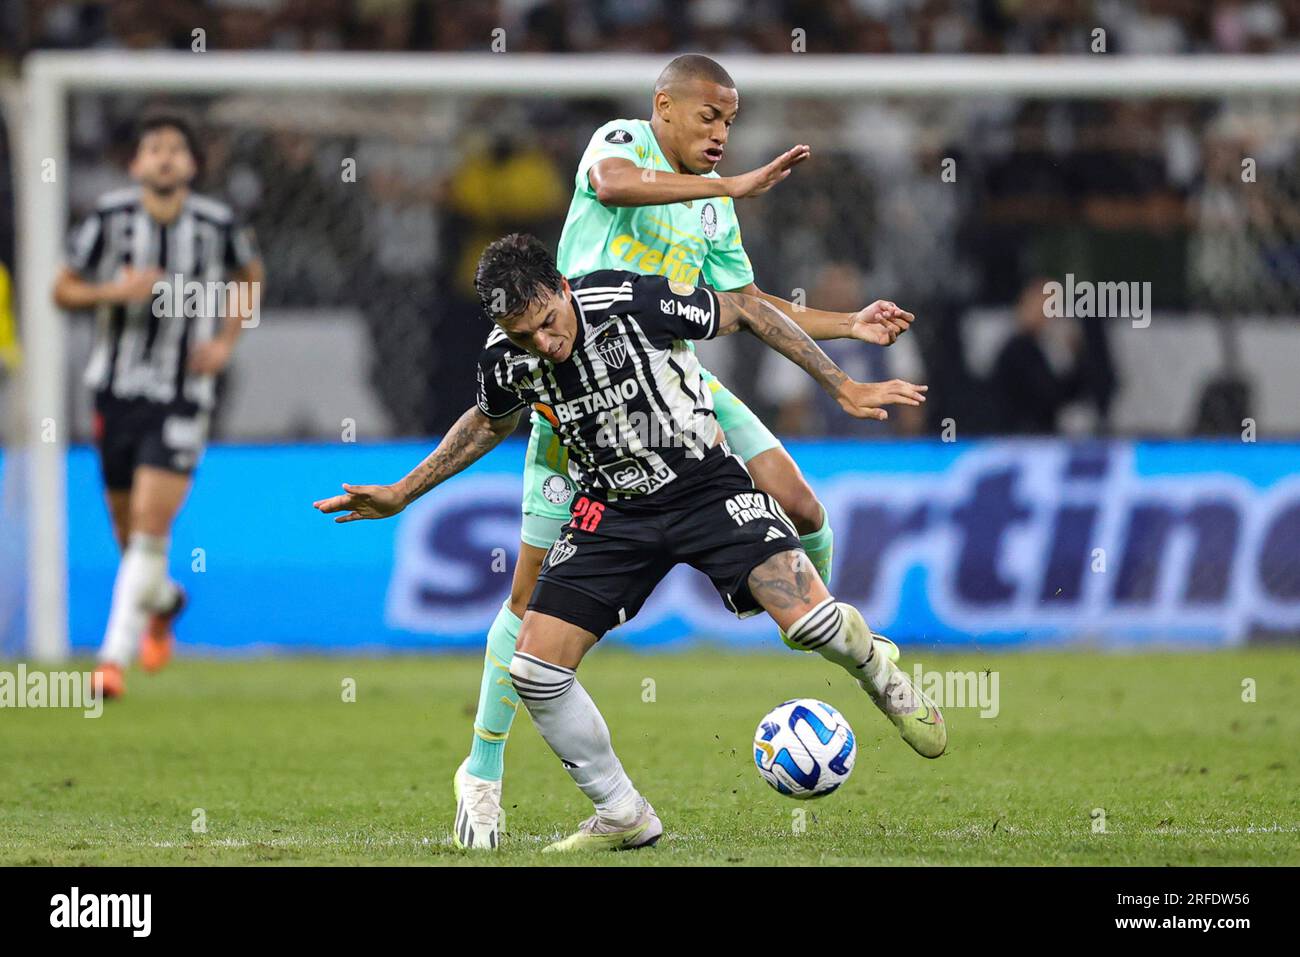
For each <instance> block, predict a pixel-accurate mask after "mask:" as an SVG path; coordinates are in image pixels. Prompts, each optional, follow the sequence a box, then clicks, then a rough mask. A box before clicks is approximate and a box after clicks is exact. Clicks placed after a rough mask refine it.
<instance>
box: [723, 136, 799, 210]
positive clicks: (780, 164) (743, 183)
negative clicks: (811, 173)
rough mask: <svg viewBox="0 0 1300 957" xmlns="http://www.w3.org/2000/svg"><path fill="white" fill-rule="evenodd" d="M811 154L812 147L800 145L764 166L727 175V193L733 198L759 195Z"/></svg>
mask: <svg viewBox="0 0 1300 957" xmlns="http://www.w3.org/2000/svg"><path fill="white" fill-rule="evenodd" d="M809 156H812V147H811V146H806V145H800V146H795V147H791V148H790V149H788V150H786V151H785V152H784V153H782V154H781V155H780V156H778V157H777V158H776V159H774V160H772V162H770V163H768V164H767V165H766V166H760V167H759V168H758V169H752V170H750V171H749V172H748V173H741V174H740V175H739V176H728V177H727V183H728V190H727V194H728V195H729V196H731V197H732V198H733V199H743V198H744V197H746V196H761V195H762V194H763V193H766V192H767V191H768V190H769V189H771V188H772V187H773V186H775V185H776V184H777V183H779V182H781V180H783V179H785V178H786V177H787V176H789V175H790V171H791V170H792V169H794V168H795V167H796V166H798V165H799V164H800V163H802V162H803V161H804V160H806V159H807V158H808V157H809Z"/></svg>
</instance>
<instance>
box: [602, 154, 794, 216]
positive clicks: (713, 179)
mask: <svg viewBox="0 0 1300 957" xmlns="http://www.w3.org/2000/svg"><path fill="white" fill-rule="evenodd" d="M811 155H812V149H811V148H810V147H808V146H804V145H800V146H794V147H791V148H790V149H788V150H786V151H785V152H784V153H782V154H781V155H780V156H778V157H776V158H775V159H773V160H772V161H771V162H769V163H766V164H764V165H763V166H760V167H758V169H752V170H750V171H749V172H748V173H741V174H739V175H738V176H696V175H694V174H692V173H670V172H667V171H665V170H659V169H647V168H645V167H642V166H637V165H636V164H635V163H633V162H632V161H631V160H629V159H622V158H621V157H611V158H609V159H603V160H601V161H600V162H599V163H596V164H594V165H593V166H592V167H591V170H590V172H588V173H587V179H588V180H589V181H590V183H591V188H592V189H593V190H595V192H596V198H597V199H598V200H600V202H601V204H602V205H604V206H665V205H667V204H669V203H684V202H687V201H689V200H693V199H710V198H712V197H714V196H730V197H731V198H732V199H744V198H745V197H748V196H761V195H762V194H763V193H766V192H767V191H768V190H769V189H771V188H772V187H773V186H775V185H776V184H777V183H779V182H781V180H783V179H785V178H786V177H787V176H789V175H790V172H791V170H793V169H794V168H795V167H796V166H798V165H799V164H800V163H802V162H803V161H804V160H806V159H807V158H808V157H809V156H811Z"/></svg>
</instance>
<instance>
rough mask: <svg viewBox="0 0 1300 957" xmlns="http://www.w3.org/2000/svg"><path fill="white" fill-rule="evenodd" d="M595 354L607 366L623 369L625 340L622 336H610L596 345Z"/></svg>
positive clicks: (625, 353) (625, 354)
mask: <svg viewBox="0 0 1300 957" xmlns="http://www.w3.org/2000/svg"><path fill="white" fill-rule="evenodd" d="M596 352H597V353H598V354H599V355H600V358H601V360H602V361H603V362H604V363H605V365H607V366H611V367H613V368H615V369H621V368H623V363H624V362H626V361H627V340H626V339H624V338H623V337H622V336H612V337H610V338H606V339H602V340H600V342H598V343H596Z"/></svg>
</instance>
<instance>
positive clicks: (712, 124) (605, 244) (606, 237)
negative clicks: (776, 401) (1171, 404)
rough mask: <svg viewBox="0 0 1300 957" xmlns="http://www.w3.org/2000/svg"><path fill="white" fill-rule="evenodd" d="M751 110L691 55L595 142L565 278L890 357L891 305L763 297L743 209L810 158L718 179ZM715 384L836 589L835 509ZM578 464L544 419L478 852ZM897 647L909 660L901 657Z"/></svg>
mask: <svg viewBox="0 0 1300 957" xmlns="http://www.w3.org/2000/svg"><path fill="white" fill-rule="evenodd" d="M739 102H740V101H739V96H738V94H737V92H736V85H735V83H734V82H733V81H732V79H731V77H730V76H729V75H728V74H727V72H726V71H725V70H724V69H723V68H722V67H721V66H720V65H719V64H718V63H716V62H715V61H713V60H711V59H709V58H708V57H704V56H698V55H685V56H680V57H677V58H676V59H675V60H673V61H672V62H671V63H669V64H668V66H667V67H666V68H665V69H664V71H663V73H662V74H661V75H660V76H659V78H658V80H657V81H656V83H655V91H654V100H653V108H654V112H653V116H652V118H651V119H650V120H613V121H611V122H609V123H606V124H605V125H604V126H602V127H601V128H600V129H598V130H596V132H595V134H594V135H593V136H592V137H591V142H590V144H589V145H588V147H587V149H586V151H585V152H584V153H583V156H582V159H581V160H580V161H579V164H578V170H577V175H576V176H575V178H574V193H573V200H572V203H571V205H570V207H569V213H568V218H567V220H566V222H565V225H564V232H563V234H562V235H561V237H560V245H559V250H558V255H557V257H556V258H557V261H558V263H559V268H560V272H561V273H563V274H564V275H565V276H568V277H571V278H572V277H577V276H581V275H586V274H588V273H591V272H593V271H595V270H598V269H624V270H629V271H632V272H639V273H646V274H650V275H658V276H663V277H664V278H665V279H668V280H670V281H673V282H680V283H687V284H692V285H694V284H698V283H699V282H700V281H701V280H703V281H705V282H707V283H708V284H709V285H710V286H712V287H713V288H714V289H717V290H721V291H731V292H739V293H744V294H746V295H751V296H757V297H760V298H763V299H766V300H767V301H769V302H771V303H773V304H774V305H775V306H777V307H778V308H780V309H782V310H783V311H784V312H786V313H787V314H788V315H789V316H790V317H791V318H792V319H794V321H795V322H797V323H798V324H799V325H800V326H801V327H802V328H803V329H804V331H806V332H807V333H808V334H809V335H810V336H811V337H812V338H814V339H832V338H856V339H860V340H862V341H864V342H868V343H873V344H875V345H882V346H887V345H889V344H891V343H892V342H893V341H894V340H895V339H896V338H897V337H898V335H899V334H901V333H902V332H904V331H906V329H907V328H908V326H909V325H910V324H911V322H912V319H913V317H912V314H911V313H909V312H907V311H905V310H903V309H900V308H898V307H897V306H896V305H895V304H894V303H892V302H887V301H877V302H874V303H872V304H871V305H869V306H867V307H866V308H864V309H862V310H860V311H859V312H856V313H835V312H825V311H822V310H818V309H815V308H811V307H808V306H795V305H793V304H792V303H789V302H787V301H785V300H783V299H780V298H778V297H776V296H773V295H771V294H769V293H766V292H763V291H762V290H760V289H759V288H758V286H757V285H755V283H754V271H753V269H752V268H751V266H750V262H749V257H748V256H747V255H746V253H745V249H744V246H743V244H742V242H741V236H740V223H739V220H738V218H737V215H736V209H735V201H736V200H739V199H742V198H745V197H750V196H758V195H761V194H763V193H765V192H767V191H768V190H770V189H772V188H773V187H774V186H775V185H777V184H778V183H780V182H781V181H782V180H784V179H785V178H786V177H788V176H789V175H790V173H791V171H792V170H793V169H794V168H795V167H796V166H798V165H799V164H800V163H802V162H804V161H805V160H806V159H807V158H808V157H809V155H810V150H809V148H808V147H807V146H802V145H801V146H795V147H793V148H792V149H790V150H788V151H787V152H785V153H783V154H782V155H780V156H778V157H776V158H775V159H774V160H772V161H771V162H770V163H768V164H767V165H765V166H762V167H760V168H758V169H755V170H752V171H750V172H748V173H744V174H741V175H739V176H733V177H721V176H719V175H718V173H717V172H716V170H715V167H716V166H717V164H718V163H719V162H720V161H721V160H722V157H723V152H724V150H725V148H726V144H727V140H728V135H729V132H730V129H731V125H732V123H733V121H734V120H735V119H736V115H737V111H738V109H739ZM703 374H704V377H705V382H706V384H707V387H708V389H709V390H710V392H711V394H712V397H713V414H714V415H716V417H717V420H718V424H719V425H721V426H722V429H723V431H724V432H725V433H726V436H727V443H728V445H729V446H730V447H731V449H732V450H733V451H734V452H735V453H736V454H737V455H738V456H740V458H741V459H742V460H743V461H744V463H745V466H746V468H747V469H748V470H749V472H750V474H751V475H753V477H754V483H755V485H757V486H758V488H760V489H762V490H763V491H765V492H768V493H770V494H771V495H773V496H774V497H775V498H776V500H777V501H778V502H780V504H781V506H782V508H783V509H784V510H785V512H786V514H787V515H788V516H789V517H790V519H791V520H792V521H793V523H794V526H795V528H796V530H797V531H798V532H799V535H800V541H801V542H802V544H803V547H804V549H805V550H806V551H807V553H808V557H809V559H810V560H811V561H812V563H813V566H814V567H815V568H816V569H817V573H818V574H819V575H820V576H821V578H822V580H823V581H824V582H828V581H829V580H830V573H831V552H832V534H831V527H830V523H829V521H828V518H827V515H826V511H825V509H823V508H822V505H821V503H820V502H819V501H818V500H817V496H816V495H815V494H814V493H813V491H812V489H811V488H810V487H809V485H808V483H807V482H806V481H805V480H804V478H803V476H802V474H801V473H800V471H799V468H798V466H797V465H796V464H795V463H794V461H793V459H791V457H790V455H789V454H788V453H787V452H786V451H785V449H784V448H783V447H782V446H781V443H780V441H779V440H778V439H777V438H776V436H774V435H773V434H772V433H771V431H769V430H768V428H767V427H766V426H765V425H764V424H763V423H762V422H761V421H759V419H758V417H757V416H756V415H754V413H753V412H751V411H750V410H749V409H748V408H747V407H746V406H745V404H744V403H743V402H741V401H740V399H738V398H737V397H736V396H735V395H733V394H732V393H731V392H730V391H729V390H728V389H727V388H726V387H725V386H723V385H722V383H720V382H719V381H718V380H717V379H716V378H715V377H714V376H712V375H711V374H710V373H709V372H708V371H707V370H705V371H704V373H703ZM570 461H571V458H570V452H569V451H568V450H567V449H566V448H565V447H564V445H563V443H562V442H561V441H560V440H559V438H558V437H557V435H556V433H555V430H554V429H553V428H552V426H551V424H550V423H549V422H547V421H546V419H545V418H544V417H542V416H540V415H536V414H535V415H533V416H532V433H531V435H530V437H529V442H528V451H527V454H526V457H525V463H524V505H523V512H524V516H523V526H522V528H521V533H520V538H521V543H520V549H519V560H518V562H517V564H516V566H515V573H514V581H513V583H512V586H511V593H510V597H509V599H508V600H507V601H506V602H505V604H504V605H503V606H502V608H501V610H500V611H499V612H498V613H497V617H496V619H495V621H494V622H493V623H492V627H491V629H490V630H489V632H488V642H487V653H486V655H485V657H484V666H483V678H482V681H481V684H480V689H479V704H478V711H477V714H476V715H475V720H474V735H473V737H472V738H471V744H470V753H469V757H468V758H467V759H466V760H465V761H464V762H463V763H462V764H461V766H460V767H459V768H458V769H457V771H456V775H455V782H454V784H455V792H456V798H457V805H458V807H457V813H456V816H457V819H458V820H461V819H465V818H468V819H469V820H470V821H471V822H472V827H471V828H470V838H471V842H472V844H473V846H475V847H491V846H495V837H494V836H493V832H495V830H496V828H497V821H498V818H499V815H498V813H497V809H498V808H499V804H500V799H501V778H502V775H503V771H504V752H505V743H506V737H507V735H508V734H509V731H510V726H511V723H512V722H513V720H514V716H515V711H516V709H517V707H518V699H517V698H516V697H515V695H514V691H513V688H512V686H511V683H510V679H509V675H508V674H507V672H506V669H507V666H508V664H509V661H510V657H511V655H512V654H513V652H514V647H515V640H516V638H517V636H518V634H519V627H520V623H521V619H522V616H523V612H524V609H525V607H526V606H527V603H528V599H529V596H530V595H532V593H533V588H534V586H535V584H536V582H537V575H538V571H539V569H540V568H541V564H542V559H543V557H544V556H545V555H546V551H547V549H548V548H550V546H551V543H552V542H554V541H555V538H556V535H557V534H558V533H559V530H560V528H561V527H562V526H563V525H564V524H565V522H567V521H568V520H569V509H570V506H571V504H572V501H573V497H574V494H575V487H574V482H573V480H572V477H571V476H570V474H569V464H570ZM886 647H887V649H888V652H889V653H890V654H892V655H894V656H897V653H898V652H897V649H896V648H894V647H893V646H892V644H887V645H886ZM457 839H458V840H459V837H458V838H457Z"/></svg>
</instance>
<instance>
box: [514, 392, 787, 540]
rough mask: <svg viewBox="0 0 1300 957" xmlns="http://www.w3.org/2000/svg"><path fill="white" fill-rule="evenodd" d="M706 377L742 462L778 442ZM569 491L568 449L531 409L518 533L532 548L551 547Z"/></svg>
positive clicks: (564, 518) (565, 512)
mask: <svg viewBox="0 0 1300 957" xmlns="http://www.w3.org/2000/svg"><path fill="white" fill-rule="evenodd" d="M704 379H705V381H706V382H708V384H709V390H710V391H711V392H712V393H713V410H714V412H715V413H716V414H717V416H718V425H720V426H722V431H723V432H724V433H726V436H727V445H728V446H729V447H730V448H731V451H732V452H734V453H735V454H736V455H739V456H740V459H741V461H742V462H748V461H749V460H750V459H752V458H753V457H754V456H756V455H758V454H760V453H762V452H766V451H767V450H768V449H774V448H777V447H778V446H779V445H780V444H781V443H780V442H779V441H778V440H777V438H776V436H775V435H773V434H772V432H771V430H769V429H768V427H767V426H766V425H764V424H763V423H762V422H760V421H759V418H758V416H756V415H755V414H754V413H753V412H751V411H750V410H749V406H747V405H745V403H743V402H741V401H740V400H739V399H738V398H736V397H735V396H734V395H733V394H732V393H731V390H730V389H728V388H727V387H726V386H724V385H723V384H722V383H721V382H719V381H718V380H717V379H716V378H714V376H713V375H712V374H711V373H709V372H707V371H706V372H705V373H704ZM573 492H574V488H573V481H572V480H571V479H570V478H569V450H568V449H566V448H565V447H564V446H563V445H562V444H561V442H560V439H559V436H557V435H556V434H555V431H554V430H553V429H552V428H551V426H550V424H549V423H547V422H546V421H545V420H544V419H542V418H540V417H539V416H536V415H534V416H533V431H532V434H530V435H529V437H528V455H527V457H526V459H525V461H524V523H523V528H522V529H521V530H520V535H519V537H520V538H521V539H522V540H523V541H524V544H526V545H532V546H533V547H534V548H550V547H551V545H552V544H553V543H554V542H555V540H556V539H557V538H558V537H559V535H560V529H561V527H563V525H564V524H565V523H566V522H568V520H569V503H570V502H571V501H572V500H573Z"/></svg>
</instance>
